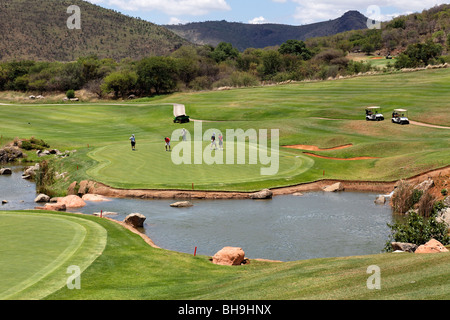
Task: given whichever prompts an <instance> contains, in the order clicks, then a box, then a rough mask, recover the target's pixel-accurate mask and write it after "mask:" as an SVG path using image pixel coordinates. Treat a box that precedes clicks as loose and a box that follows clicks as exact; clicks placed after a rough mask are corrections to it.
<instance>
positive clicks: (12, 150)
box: [0, 146, 24, 163]
mask: <svg viewBox="0 0 450 320" xmlns="http://www.w3.org/2000/svg"><path fill="white" fill-rule="evenodd" d="M23 156H24V154H23V152H22V150H21V149H20V148H19V147H14V146H11V147H4V148H2V149H0V163H9V162H14V161H16V160H17V159H20V158H23Z"/></svg>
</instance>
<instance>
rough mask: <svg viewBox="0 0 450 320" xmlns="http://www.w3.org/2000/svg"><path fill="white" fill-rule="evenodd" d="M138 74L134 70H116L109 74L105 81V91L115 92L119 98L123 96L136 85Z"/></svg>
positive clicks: (103, 88)
mask: <svg viewBox="0 0 450 320" xmlns="http://www.w3.org/2000/svg"><path fill="white" fill-rule="evenodd" d="M137 79H138V76H137V74H136V72H134V71H125V70H122V71H116V72H113V73H111V74H109V75H108V76H107V77H106V78H105V79H104V81H103V84H102V90H103V91H104V92H105V93H111V92H114V97H115V98H116V99H117V98H119V95H120V96H121V97H122V98H123V97H125V96H126V95H127V94H128V93H129V92H131V91H133V90H134V89H135V87H136V83H137Z"/></svg>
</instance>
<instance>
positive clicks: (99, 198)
mask: <svg viewBox="0 0 450 320" xmlns="http://www.w3.org/2000/svg"><path fill="white" fill-rule="evenodd" d="M81 199H83V201H92V202H103V201H111V200H109V199H107V198H105V197H104V196H101V195H98V194H85V195H84V196H83V197H82V198H81Z"/></svg>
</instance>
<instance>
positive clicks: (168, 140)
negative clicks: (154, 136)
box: [164, 137, 170, 151]
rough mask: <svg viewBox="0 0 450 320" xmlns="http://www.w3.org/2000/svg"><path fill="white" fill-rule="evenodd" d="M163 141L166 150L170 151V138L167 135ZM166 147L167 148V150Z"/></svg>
mask: <svg viewBox="0 0 450 320" xmlns="http://www.w3.org/2000/svg"><path fill="white" fill-rule="evenodd" d="M164 141H165V142H166V151H170V138H169V137H165V138H164ZM167 148H169V150H167Z"/></svg>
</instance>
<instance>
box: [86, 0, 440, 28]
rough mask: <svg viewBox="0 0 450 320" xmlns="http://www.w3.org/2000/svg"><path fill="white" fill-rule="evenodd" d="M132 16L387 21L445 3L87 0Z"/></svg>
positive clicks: (161, 20)
mask: <svg viewBox="0 0 450 320" xmlns="http://www.w3.org/2000/svg"><path fill="white" fill-rule="evenodd" d="M87 1H89V2H91V3H94V4H97V5H100V6H102V7H105V8H109V9H114V10H116V11H119V12H121V13H124V14H126V15H129V16H132V17H139V18H141V19H144V20H147V21H150V22H153V23H156V24H159V25H164V24H180V23H183V24H184V23H188V22H201V21H208V20H226V21H229V22H243V23H277V24H289V25H304V24H310V23H314V22H321V21H327V20H331V19H336V18H338V17H340V16H342V15H343V14H344V13H345V12H347V11H349V10H358V11H359V12H361V13H362V14H364V15H366V16H367V17H369V18H371V19H373V20H378V21H388V20H391V19H392V18H393V17H396V16H399V15H404V14H410V13H414V12H422V11H423V10H424V9H429V8H432V7H434V6H436V5H439V4H443V3H449V0H447V1H436V0H340V1H332V0H87Z"/></svg>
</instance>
